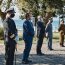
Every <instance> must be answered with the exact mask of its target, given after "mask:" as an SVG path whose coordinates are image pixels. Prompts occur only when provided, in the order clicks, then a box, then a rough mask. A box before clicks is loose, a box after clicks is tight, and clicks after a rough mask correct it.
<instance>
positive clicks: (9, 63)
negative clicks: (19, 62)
mask: <svg viewBox="0 0 65 65" xmlns="http://www.w3.org/2000/svg"><path fill="white" fill-rule="evenodd" d="M15 43H16V42H15V41H12V40H11V41H9V42H8V44H6V48H5V53H6V65H13V61H14V52H15V45H16V44H15Z"/></svg>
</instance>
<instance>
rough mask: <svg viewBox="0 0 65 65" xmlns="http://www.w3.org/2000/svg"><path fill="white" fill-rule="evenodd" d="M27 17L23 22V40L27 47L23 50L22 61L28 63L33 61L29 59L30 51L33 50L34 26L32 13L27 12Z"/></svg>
mask: <svg viewBox="0 0 65 65" xmlns="http://www.w3.org/2000/svg"><path fill="white" fill-rule="evenodd" d="M25 17H26V20H25V22H24V23H23V40H24V42H25V49H24V52H23V59H22V63H23V64H28V63H30V62H31V61H30V60H28V57H29V53H30V50H31V46H32V41H33V36H34V28H33V24H32V22H31V20H30V13H26V16H25Z"/></svg>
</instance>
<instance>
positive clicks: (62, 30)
mask: <svg viewBox="0 0 65 65" xmlns="http://www.w3.org/2000/svg"><path fill="white" fill-rule="evenodd" d="M58 31H59V32H60V46H61V47H64V35H65V24H64V21H63V20H62V21H61V23H60V26H59V29H58Z"/></svg>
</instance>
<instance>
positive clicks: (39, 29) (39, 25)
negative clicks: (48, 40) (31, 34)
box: [36, 16, 45, 55]
mask: <svg viewBox="0 0 65 65" xmlns="http://www.w3.org/2000/svg"><path fill="white" fill-rule="evenodd" d="M44 36H45V26H44V23H43V20H42V17H41V16H38V22H37V37H38V41H37V49H36V51H37V55H44V54H43V53H42V52H41V47H42V44H43V38H44Z"/></svg>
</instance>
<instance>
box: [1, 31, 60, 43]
mask: <svg viewBox="0 0 65 65" xmlns="http://www.w3.org/2000/svg"><path fill="white" fill-rule="evenodd" d="M19 37H20V41H19V42H18V43H19V44H22V43H24V41H23V40H22V36H19ZM44 42H45V43H46V42H47V39H46V38H44ZM57 42H59V33H58V32H54V33H53V43H57ZM2 43H4V41H3V40H0V44H2ZM33 43H37V38H34V39H33Z"/></svg>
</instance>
